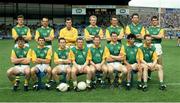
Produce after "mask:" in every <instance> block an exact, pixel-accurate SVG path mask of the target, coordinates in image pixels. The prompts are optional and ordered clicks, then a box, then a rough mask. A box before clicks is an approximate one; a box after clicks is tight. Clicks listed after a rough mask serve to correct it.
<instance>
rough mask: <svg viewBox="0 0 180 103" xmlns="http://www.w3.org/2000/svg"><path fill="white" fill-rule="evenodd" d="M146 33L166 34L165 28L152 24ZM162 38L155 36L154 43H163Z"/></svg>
mask: <svg viewBox="0 0 180 103" xmlns="http://www.w3.org/2000/svg"><path fill="white" fill-rule="evenodd" d="M146 33H147V34H149V35H159V34H160V35H164V30H163V29H161V28H160V27H157V26H156V27H155V26H150V27H148V28H147V30H146ZM161 42H162V39H161V38H160V39H157V38H153V39H152V43H161Z"/></svg>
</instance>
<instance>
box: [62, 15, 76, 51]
mask: <svg viewBox="0 0 180 103" xmlns="http://www.w3.org/2000/svg"><path fill="white" fill-rule="evenodd" d="M65 22H66V27H64V28H62V29H61V30H60V31H59V38H64V39H65V40H66V43H67V46H68V47H70V48H72V47H74V46H75V44H76V39H77V37H78V30H77V29H76V28H74V27H72V19H71V18H69V17H68V18H66V21H65Z"/></svg>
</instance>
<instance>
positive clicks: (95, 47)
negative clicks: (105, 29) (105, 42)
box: [92, 44, 101, 48]
mask: <svg viewBox="0 0 180 103" xmlns="http://www.w3.org/2000/svg"><path fill="white" fill-rule="evenodd" d="M92 47H93V48H96V46H95V45H94V44H93V46H92ZM100 47H101V44H100V45H99V46H98V48H100Z"/></svg>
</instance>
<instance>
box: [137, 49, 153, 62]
mask: <svg viewBox="0 0 180 103" xmlns="http://www.w3.org/2000/svg"><path fill="white" fill-rule="evenodd" d="M140 49H141V50H142V52H143V57H144V58H143V59H144V60H145V61H146V62H147V63H150V62H153V54H154V53H155V52H156V48H155V47H154V46H152V47H151V48H147V47H144V46H141V47H140Z"/></svg>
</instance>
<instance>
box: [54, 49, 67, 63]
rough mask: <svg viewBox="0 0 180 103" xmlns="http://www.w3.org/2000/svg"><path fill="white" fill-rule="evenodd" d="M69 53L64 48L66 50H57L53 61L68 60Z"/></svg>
mask: <svg viewBox="0 0 180 103" xmlns="http://www.w3.org/2000/svg"><path fill="white" fill-rule="evenodd" d="M69 52H70V49H69V48H66V49H60V48H59V49H57V50H55V52H54V60H58V59H68V58H69Z"/></svg>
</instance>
